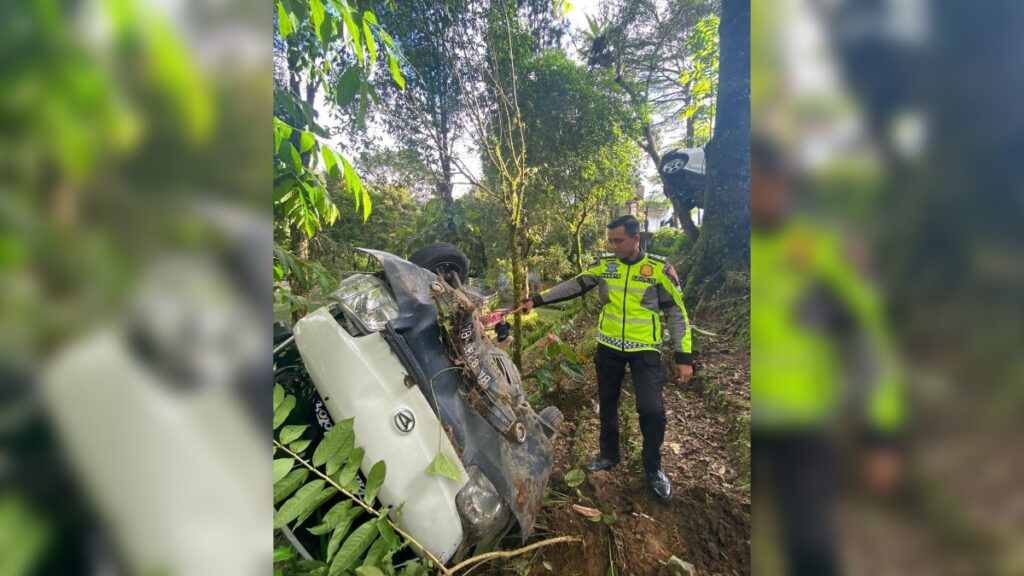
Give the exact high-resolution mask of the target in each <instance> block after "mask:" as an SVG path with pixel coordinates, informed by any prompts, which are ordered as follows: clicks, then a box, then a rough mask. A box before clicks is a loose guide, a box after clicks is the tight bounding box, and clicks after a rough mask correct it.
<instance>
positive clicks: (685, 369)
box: [676, 364, 693, 384]
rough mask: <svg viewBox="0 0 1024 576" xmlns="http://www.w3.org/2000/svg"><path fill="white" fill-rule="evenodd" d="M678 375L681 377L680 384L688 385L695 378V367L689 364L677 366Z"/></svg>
mask: <svg viewBox="0 0 1024 576" xmlns="http://www.w3.org/2000/svg"><path fill="white" fill-rule="evenodd" d="M676 374H677V375H678V376H679V383H680V384H686V383H687V382H689V381H690V378H693V366H690V365H689V364H676Z"/></svg>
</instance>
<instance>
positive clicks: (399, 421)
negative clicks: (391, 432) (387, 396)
mask: <svg viewBox="0 0 1024 576" xmlns="http://www.w3.org/2000/svg"><path fill="white" fill-rule="evenodd" d="M415 427H416V416H415V415H413V413H412V410H409V409H408V408H399V409H398V410H396V411H395V428H398V431H399V432H402V433H403V434H408V433H409V432H412V429H413V428H415Z"/></svg>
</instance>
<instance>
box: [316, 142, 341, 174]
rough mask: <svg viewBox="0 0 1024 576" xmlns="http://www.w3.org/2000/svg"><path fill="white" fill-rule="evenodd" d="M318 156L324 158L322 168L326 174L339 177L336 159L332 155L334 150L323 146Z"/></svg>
mask: <svg viewBox="0 0 1024 576" xmlns="http://www.w3.org/2000/svg"><path fill="white" fill-rule="evenodd" d="M320 155H321V156H323V158H324V168H326V172H327V174H329V175H331V176H334V177H339V176H340V175H341V173H340V171H339V170H338V157H337V156H336V155H335V154H334V150H331V149H330V147H329V146H327V145H326V144H323V145H321V146H320Z"/></svg>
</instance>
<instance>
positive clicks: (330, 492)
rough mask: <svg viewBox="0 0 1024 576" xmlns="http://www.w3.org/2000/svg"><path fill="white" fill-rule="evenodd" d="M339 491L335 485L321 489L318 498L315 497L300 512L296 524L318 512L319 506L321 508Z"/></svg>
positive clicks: (300, 523) (298, 524)
mask: <svg viewBox="0 0 1024 576" xmlns="http://www.w3.org/2000/svg"><path fill="white" fill-rule="evenodd" d="M337 493H338V489H337V488H335V487H334V486H327V487H326V488H324V489H323V490H321V491H320V494H318V495H317V496H316V498H314V499H313V500H312V501H311V502H310V503H309V505H308V506H306V507H305V508H303V510H302V513H301V514H299V517H298V518H296V519H295V526H300V525H302V523H303V522H305V521H306V519H307V518H309V517H310V516H311V515H312V514H313V512H316V509H317V508H319V507H320V506H321V505H322V504H323V503H324V502H327V501H328V500H330V499H331V498H332V497H334V495H335V494H337Z"/></svg>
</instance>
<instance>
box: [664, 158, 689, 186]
mask: <svg viewBox="0 0 1024 576" xmlns="http://www.w3.org/2000/svg"><path fill="white" fill-rule="evenodd" d="M689 161H690V157H689V156H687V155H686V154H683V153H679V152H673V153H669V154H666V155H665V157H664V158H662V159H661V175H662V176H664V177H665V178H666V179H668V180H669V181H671V182H673V183H684V182H686V174H685V172H684V171H683V169H684V168H686V164H687V162H689Z"/></svg>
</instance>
